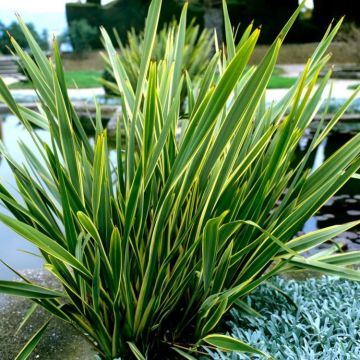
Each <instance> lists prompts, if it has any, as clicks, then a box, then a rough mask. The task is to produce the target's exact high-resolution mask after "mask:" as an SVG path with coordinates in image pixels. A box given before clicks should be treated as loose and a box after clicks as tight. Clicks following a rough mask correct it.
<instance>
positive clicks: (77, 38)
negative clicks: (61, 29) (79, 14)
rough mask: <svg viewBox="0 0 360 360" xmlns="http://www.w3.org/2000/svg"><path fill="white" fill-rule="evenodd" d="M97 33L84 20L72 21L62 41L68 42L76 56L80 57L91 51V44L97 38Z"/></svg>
mask: <svg viewBox="0 0 360 360" xmlns="http://www.w3.org/2000/svg"><path fill="white" fill-rule="evenodd" d="M97 35H98V31H97V29H96V28H95V27H93V26H91V25H90V24H89V23H88V21H87V20H86V19H80V20H74V21H72V22H71V23H70V27H69V28H68V30H67V31H66V32H65V34H64V35H63V36H62V41H64V40H65V41H70V43H71V45H72V47H73V50H74V52H75V53H76V54H78V55H80V56H82V55H84V54H85V53H86V52H87V51H89V50H91V49H92V46H91V44H92V43H93V42H94V39H95V38H97Z"/></svg>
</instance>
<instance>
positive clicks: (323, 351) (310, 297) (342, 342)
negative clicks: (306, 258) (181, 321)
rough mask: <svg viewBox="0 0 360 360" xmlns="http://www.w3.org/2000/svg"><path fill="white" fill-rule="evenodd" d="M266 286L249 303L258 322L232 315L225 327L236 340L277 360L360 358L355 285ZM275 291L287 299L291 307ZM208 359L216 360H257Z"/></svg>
mask: <svg viewBox="0 0 360 360" xmlns="http://www.w3.org/2000/svg"><path fill="white" fill-rule="evenodd" d="M270 285H271V286H267V285H262V286H261V287H260V288H259V289H257V290H256V291H255V292H254V293H253V294H251V295H250V296H249V297H248V298H247V303H248V305H249V306H253V307H254V309H256V310H257V311H259V312H260V316H256V317H255V316H250V315H244V313H242V312H240V311H238V310H237V309H232V310H231V316H230V320H229V322H228V325H229V329H230V333H231V334H232V335H233V336H234V337H237V338H239V339H241V340H243V341H246V342H248V343H250V344H251V345H252V346H255V347H256V348H259V349H261V350H263V351H266V352H268V353H270V354H271V355H272V356H273V357H274V358H275V359H278V360H298V359H306V360H328V359H334V360H335V359H349V360H350V359H359V358H360V341H359V340H360V284H359V283H358V282H353V281H347V280H342V279H336V278H334V277H323V278H321V279H314V278H312V279H308V280H306V281H295V280H285V279H281V278H277V279H276V280H272V281H271V283H270ZM273 285H275V288H274V287H273ZM276 288H278V289H280V290H281V291H283V292H285V293H287V294H288V295H289V296H290V299H291V301H292V303H291V302H289V301H288V299H287V298H286V297H285V296H284V295H283V294H281V293H279V292H278V291H277V290H276ZM211 353H212V356H211V358H212V359H214V360H225V359H226V360H240V359H241V360H250V359H254V358H255V359H256V358H257V357H256V356H254V355H251V356H247V355H245V354H235V353H234V354H231V355H228V354H224V353H221V352H218V353H214V352H211ZM259 358H261V357H259Z"/></svg>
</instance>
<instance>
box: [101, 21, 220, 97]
mask: <svg viewBox="0 0 360 360" xmlns="http://www.w3.org/2000/svg"><path fill="white" fill-rule="evenodd" d="M178 31H179V26H178V24H177V23H176V22H172V23H171V24H169V25H165V26H164V27H163V29H162V30H161V31H160V32H159V33H158V34H157V35H156V37H155V44H154V46H153V51H152V60H154V61H156V62H160V61H161V60H165V59H166V60H168V61H169V60H170V61H171V56H175V52H174V49H172V47H173V46H174V44H175V43H174V37H175V36H176V34H177V32H178ZM212 33H213V32H212V31H210V30H208V29H205V30H202V31H201V32H200V27H199V25H195V23H194V21H192V22H191V23H190V25H189V26H188V27H187V28H186V32H185V43H184V46H183V48H182V51H183V53H182V54H181V55H180V56H181V57H182V64H181V68H182V70H186V71H187V72H188V74H189V76H190V78H191V80H192V81H193V82H194V81H195V82H198V81H199V80H200V79H201V75H202V74H203V73H204V71H205V69H206V67H207V65H208V64H209V61H210V59H211V51H212V48H213V45H214V41H213V35H212ZM115 34H116V39H117V46H118V48H119V58H120V61H121V64H122V66H123V68H124V71H125V72H126V75H127V78H128V80H129V81H130V84H131V86H132V87H133V88H134V89H135V88H136V85H137V81H138V78H139V75H140V65H141V59H142V53H143V49H144V41H145V39H144V33H140V34H137V33H136V32H135V30H134V29H133V30H131V31H129V32H128V34H127V43H126V44H125V45H124V44H123V42H122V41H121V39H120V37H119V36H118V35H117V33H116V32H115ZM177 56H179V54H177ZM104 60H105V64H106V68H105V71H104V75H103V81H102V82H103V84H104V89H105V91H106V92H107V93H111V94H113V95H120V93H119V88H118V86H117V85H116V80H115V77H114V72H113V69H112V65H111V62H110V59H109V58H108V56H104ZM172 60H174V59H172Z"/></svg>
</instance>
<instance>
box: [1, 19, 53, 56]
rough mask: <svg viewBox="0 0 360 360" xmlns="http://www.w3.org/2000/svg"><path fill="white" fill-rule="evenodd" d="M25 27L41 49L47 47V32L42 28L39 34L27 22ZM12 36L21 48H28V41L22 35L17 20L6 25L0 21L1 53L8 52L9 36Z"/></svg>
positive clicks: (9, 46)
mask: <svg viewBox="0 0 360 360" xmlns="http://www.w3.org/2000/svg"><path fill="white" fill-rule="evenodd" d="M26 25H27V27H28V28H29V31H30V32H31V34H32V36H33V37H34V39H35V40H36V42H37V43H38V44H39V45H40V47H41V48H42V49H43V50H48V49H49V43H48V33H47V31H46V30H44V31H43V32H42V33H41V34H39V33H38V32H37V31H36V29H35V26H34V24H32V23H27V24H26ZM9 35H11V36H12V37H14V39H16V41H17V42H18V44H19V45H20V46H21V47H23V48H25V49H26V48H28V43H27V41H26V38H25V36H24V33H23V32H22V31H21V28H20V26H19V24H18V23H17V22H15V21H14V22H12V23H11V24H10V25H8V26H6V25H4V24H3V23H2V22H0V53H2V54H10V48H11V41H10V36H9Z"/></svg>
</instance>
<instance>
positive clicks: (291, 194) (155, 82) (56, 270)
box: [0, 0, 360, 359]
mask: <svg viewBox="0 0 360 360" xmlns="http://www.w3.org/2000/svg"><path fill="white" fill-rule="evenodd" d="M223 6H224V9H225V18H224V19H225V25H226V39H227V54H226V55H225V54H222V53H221V52H217V53H216V54H215V55H214V57H213V58H212V60H211V61H210V63H209V64H208V66H207V68H206V70H205V72H204V74H203V75H202V79H201V82H200V85H199V86H194V83H193V80H192V79H191V76H190V75H189V73H188V72H186V71H183V68H182V64H183V54H184V49H183V48H184V46H185V37H186V5H185V7H184V10H183V12H182V16H181V19H180V21H179V27H178V30H177V32H176V34H174V36H173V37H172V38H169V41H168V47H169V50H168V54H167V57H166V58H165V60H163V61H160V62H156V61H153V60H152V59H151V58H152V54H153V48H154V44H155V39H156V30H157V24H158V19H159V14H160V9H161V0H153V2H152V4H151V6H150V9H149V15H148V18H147V21H146V29H145V33H144V46H143V51H142V56H141V64H140V71H139V77H138V81H137V83H136V87H133V86H132V85H131V83H130V82H129V80H128V79H129V76H128V74H127V73H126V69H125V68H124V66H123V65H122V62H121V59H120V58H119V55H118V54H117V52H116V50H115V48H114V47H113V45H112V44H111V41H110V38H109V36H108V35H107V33H106V32H105V31H103V32H102V34H103V41H104V44H105V48H106V50H107V53H108V56H109V60H110V62H111V66H112V70H113V72H114V77H115V79H116V82H117V86H118V88H119V92H120V93H121V101H122V116H121V117H120V118H119V121H118V125H117V136H116V148H115V150H110V149H109V147H108V142H107V133H106V130H104V129H103V128H102V125H101V108H100V107H99V106H98V111H97V117H96V119H97V121H96V135H95V138H94V139H88V138H87V136H86V134H85V132H84V129H83V128H82V126H81V123H80V121H79V118H78V116H77V114H76V112H75V111H74V108H73V106H72V104H71V102H70V100H69V96H68V93H67V90H66V86H65V80H64V72H63V68H62V65H61V60H60V56H59V51H58V47H57V45H56V43H55V44H54V60H53V61H49V60H48V59H47V58H46V57H45V56H44V55H43V53H42V52H41V50H40V48H39V47H38V45H37V44H36V42H35V41H34V39H33V38H32V37H31V34H30V33H29V31H28V30H27V28H26V26H25V25H24V23H23V22H22V21H21V20H20V24H21V27H22V29H23V31H24V33H25V35H26V37H27V39H28V41H29V45H30V46H31V48H32V53H33V54H34V57H35V61H32V60H31V58H29V57H28V55H27V54H26V53H25V52H24V51H22V49H21V48H20V47H19V46H18V44H17V43H16V41H15V40H13V46H14V50H15V52H16V53H17V55H18V56H19V57H20V58H21V59H22V60H23V63H24V64H25V66H26V68H27V72H28V74H29V75H30V77H31V82H32V83H33V84H34V87H35V88H36V90H37V93H38V96H39V100H40V110H41V111H40V112H39V113H36V112H33V111H30V110H28V109H26V108H24V107H22V106H21V105H20V104H17V103H16V102H15V101H14V99H13V97H12V95H11V93H10V92H9V91H8V89H7V87H6V86H5V84H4V83H3V82H2V81H0V94H1V97H2V99H3V100H4V101H5V102H6V103H7V105H8V106H9V108H10V109H11V110H12V112H13V113H14V114H15V115H16V116H17V117H18V118H19V119H20V121H21V122H22V124H23V125H24V126H25V127H26V129H28V131H29V133H30V134H31V136H32V138H33V140H34V143H35V145H36V147H37V151H38V152H39V153H40V155H39V156H38V157H37V156H35V155H34V153H33V152H32V150H31V149H29V148H28V147H26V146H25V145H24V146H22V148H23V153H24V156H25V158H26V162H25V164H23V163H19V162H18V161H16V159H14V158H13V157H12V155H11V154H9V153H8V152H7V151H6V149H5V148H4V147H3V146H2V147H1V153H2V156H3V158H4V159H6V160H7V162H8V163H9V166H10V167H11V169H12V170H13V173H14V176H15V178H16V180H17V190H18V194H17V195H16V197H15V196H13V195H12V194H11V193H10V192H9V191H8V190H7V189H6V188H5V187H4V186H3V185H1V186H0V197H1V200H2V202H3V204H4V205H5V206H6V208H7V209H8V210H9V211H10V212H11V213H12V214H13V217H9V216H7V215H4V214H1V215H0V219H1V221H3V222H4V223H5V224H7V225H8V226H9V227H11V228H12V229H13V230H15V231H16V232H17V233H19V234H20V235H21V236H23V237H24V238H26V239H27V240H28V241H30V242H32V243H33V244H35V245H36V246H37V247H38V248H39V249H40V251H41V253H42V255H43V257H44V259H45V262H46V264H45V268H46V269H47V270H48V271H49V272H50V273H52V274H53V275H54V276H55V277H57V278H58V279H59V280H60V282H61V283H62V285H63V290H62V291H56V290H53V289H45V288H42V287H40V286H37V285H36V284H32V283H30V282H28V281H27V279H25V278H24V282H8V281H1V282H0V291H1V292H4V293H7V294H13V295H19V296H25V297H29V298H31V299H32V300H33V301H34V302H35V303H36V304H37V305H39V306H42V307H44V308H46V309H48V310H49V312H50V313H51V314H52V315H53V316H57V317H59V318H61V319H63V320H64V321H67V322H69V323H71V324H72V325H73V326H75V327H76V328H77V329H79V331H81V332H85V333H86V334H88V337H89V338H90V339H91V340H92V341H93V342H94V343H95V344H96V347H97V349H98V352H99V354H100V356H101V357H102V358H104V359H112V358H118V357H121V358H122V359H130V358H136V359H145V358H148V359H166V358H170V359H173V358H174V357H175V356H177V354H178V355H179V356H180V354H182V356H185V357H186V358H187V359H193V358H194V356H196V354H197V352H202V353H203V352H204V350H203V349H202V347H201V346H202V345H203V344H207V345H209V346H210V347H212V348H216V347H217V348H221V349H223V350H237V351H243V352H250V353H259V351H258V350H256V349H254V348H252V347H250V346H248V345H247V344H246V343H244V342H241V341H239V340H236V339H232V338H230V337H228V336H224V335H219V334H217V332H216V331H217V325H218V323H219V321H220V320H221V319H222V318H223V316H224V314H226V313H227V312H228V310H229V309H230V308H231V307H232V306H233V305H234V304H237V305H239V304H240V306H241V304H242V299H243V298H244V296H246V295H247V294H249V293H250V292H251V291H253V290H254V289H255V288H257V287H258V286H259V285H260V284H262V283H263V282H264V281H265V280H267V279H268V278H270V277H271V276H273V275H275V274H278V273H279V272H281V271H289V270H294V269H297V270H298V269H303V268H305V269H308V268H310V269H313V270H318V271H322V272H325V273H330V274H337V275H339V276H342V277H345V278H348V279H353V280H360V273H359V271H356V270H354V269H351V268H348V267H347V266H348V265H351V264H353V263H357V262H359V260H360V253H359V252H351V253H346V254H336V253H330V252H326V253H320V254H317V255H314V256H313V257H310V258H304V257H302V256H301V253H302V252H303V251H305V250H307V249H309V248H312V247H314V246H316V245H318V244H321V243H323V242H324V241H327V240H328V239H330V238H332V237H334V236H336V235H337V234H339V233H341V232H343V231H345V230H346V229H348V228H350V227H352V226H354V225H356V224H358V223H359V222H352V223H348V224H344V225H336V226H332V227H330V228H326V229H323V230H319V231H316V232H312V233H309V234H306V235H303V236H300V237H297V236H296V234H297V233H298V231H299V230H300V229H301V228H302V226H303V224H304V223H305V221H306V220H307V219H309V218H310V217H311V216H312V215H313V214H314V213H315V212H316V211H317V209H318V208H319V207H321V206H322V205H323V204H324V203H325V202H326V201H327V200H328V199H329V198H330V197H331V196H332V195H333V194H334V193H335V192H336V191H337V190H338V189H339V188H340V187H341V186H342V185H343V184H345V183H346V182H347V180H348V179H349V178H351V177H352V176H355V177H356V176H358V175H356V171H357V170H358V169H359V167H360V134H358V135H356V136H354V137H353V138H352V139H351V140H350V141H349V142H348V143H346V144H345V145H344V146H343V147H341V148H340V149H339V150H338V151H337V152H336V153H335V154H334V155H332V156H331V157H330V158H329V159H328V160H326V161H325V162H324V163H323V165H321V166H320V167H319V168H318V169H316V170H315V171H313V172H310V171H308V170H307V169H306V164H307V159H308V157H309V156H311V154H312V153H313V152H314V151H315V150H316V148H317V146H318V145H319V144H320V143H321V142H322V140H323V139H324V138H325V137H326V136H327V134H328V133H329V131H331V129H332V127H333V126H334V125H335V124H336V122H337V121H338V120H339V119H340V117H341V115H342V113H343V112H344V111H345V110H346V107H347V106H348V105H349V104H350V102H351V100H352V98H351V99H349V101H348V102H347V103H346V104H344V106H343V107H342V108H341V109H340V110H339V111H338V112H337V113H336V114H335V115H334V117H333V118H332V119H331V121H330V122H329V123H328V124H327V125H326V126H325V128H323V127H319V130H318V131H317V132H316V134H315V136H314V139H313V141H312V143H311V146H310V147H309V150H308V151H307V153H306V154H305V155H304V156H303V158H301V159H299V163H298V164H297V165H296V166H295V168H294V166H293V161H292V160H293V156H294V152H295V151H296V148H297V146H298V144H299V141H300V140H301V138H302V135H303V133H304V132H305V130H306V128H307V127H308V126H309V124H310V123H311V122H312V120H313V117H314V114H316V112H317V109H318V107H319V106H320V100H321V96H322V94H323V92H324V91H325V85H326V84H327V81H328V80H329V77H330V75H331V71H329V72H328V73H327V75H326V76H325V78H324V79H321V80H319V79H318V74H319V72H320V71H321V70H322V69H323V67H324V66H325V65H326V64H327V62H328V61H329V56H327V55H325V53H326V50H327V47H328V46H329V44H330V42H331V40H332V39H333V37H334V36H335V34H336V32H337V30H338V28H339V26H340V23H339V24H337V25H336V26H335V27H334V28H333V29H329V30H328V31H327V32H326V34H325V36H324V39H323V41H322V42H321V43H320V44H319V46H318V48H317V49H316V51H315V53H314V55H313V56H312V57H311V58H310V59H309V61H308V63H307V65H306V67H305V70H304V72H303V74H302V75H301V76H300V77H299V79H298V81H297V82H296V84H295V85H294V86H293V87H292V88H291V89H290V90H289V91H288V92H287V94H286V95H285V96H284V98H283V99H281V100H280V101H279V102H277V103H274V104H272V105H271V106H270V107H266V106H265V91H266V86H267V84H268V82H269V80H270V77H271V74H272V73H273V71H274V68H275V65H276V60H277V57H278V54H279V51H280V48H281V44H282V42H283V40H284V37H285V36H286V34H287V32H288V30H289V29H290V27H291V25H292V24H293V22H294V21H295V19H296V16H297V15H298V14H299V12H300V11H301V7H300V8H299V9H298V10H297V11H296V13H295V14H294V16H293V17H292V18H291V19H290V20H289V22H288V23H287V24H286V25H285V27H284V29H283V30H282V32H281V34H280V35H279V37H277V38H276V39H275V41H274V43H273V45H272V46H271V47H270V48H269V51H268V53H267V54H266V55H265V57H264V58H263V60H262V61H261V63H260V64H259V65H258V66H257V67H248V66H247V64H248V61H249V59H250V57H251V54H252V51H253V49H254V47H255V44H256V41H257V39H258V37H259V33H260V30H259V29H255V30H254V29H252V26H249V28H248V29H247V30H246V32H245V33H244V34H243V36H242V38H241V40H240V42H239V44H237V45H236V46H235V44H234V40H233V33H232V31H231V26H230V22H229V19H228V14H227V8H226V3H225V1H224V4H223ZM183 83H185V84H186V91H187V98H188V101H187V114H188V116H187V117H186V118H184V117H182V116H181V115H180V114H181V111H180V105H181V92H182V89H183ZM355 95H356V93H355V94H354V96H355ZM33 123H35V124H36V125H37V126H40V127H42V128H44V129H47V130H48V131H49V132H50V134H51V142H50V143H45V142H43V141H42V140H41V139H39V138H38V136H37V133H36V131H34V130H33V126H32V124H33ZM19 197H20V198H21V200H19ZM2 240H3V239H2ZM45 328H46V324H45V325H44V327H42V328H41V329H40V330H39V331H38V332H37V334H36V335H35V337H34V338H32V340H31V341H30V342H29V343H28V345H27V346H26V347H25V349H24V352H28V351H30V349H31V348H33V347H34V346H35V345H36V342H37V341H38V340H39V338H40V335H41V333H42V332H43V331H44V329H45ZM175 352H177V354H176V353H175ZM23 354H24V353H23ZM22 356H23V355H22Z"/></svg>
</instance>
